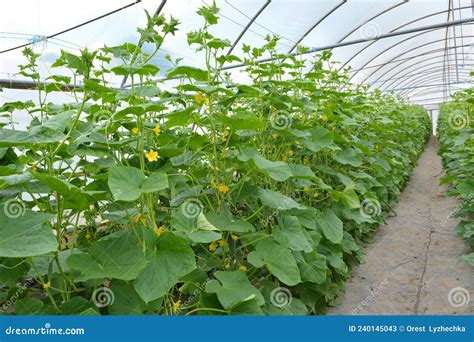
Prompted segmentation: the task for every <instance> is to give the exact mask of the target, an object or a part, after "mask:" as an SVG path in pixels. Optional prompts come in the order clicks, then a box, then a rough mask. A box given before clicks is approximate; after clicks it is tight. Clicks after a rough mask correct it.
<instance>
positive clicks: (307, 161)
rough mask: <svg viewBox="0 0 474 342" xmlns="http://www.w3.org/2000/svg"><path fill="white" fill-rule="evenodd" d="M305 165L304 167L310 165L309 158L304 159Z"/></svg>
mask: <svg viewBox="0 0 474 342" xmlns="http://www.w3.org/2000/svg"><path fill="white" fill-rule="evenodd" d="M303 164H304V165H308V164H309V158H308V157H304V158H303Z"/></svg>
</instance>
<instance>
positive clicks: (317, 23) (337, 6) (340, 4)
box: [288, 0, 347, 54]
mask: <svg viewBox="0 0 474 342" xmlns="http://www.w3.org/2000/svg"><path fill="white" fill-rule="evenodd" d="M346 2H347V0H342V1H341V2H340V3H338V4H337V5H336V6H334V7H333V8H332V9H331V10H330V11H329V12H327V13H326V14H325V15H323V16H322V17H321V18H320V19H319V20H318V21H317V22H316V23H315V24H314V25H313V26H311V27H310V28H309V30H307V31H306V32H305V33H304V34H303V35H302V36H301V37H300V38H299V39H298V40H297V41H296V43H295V44H294V45H293V46H292V47H291V49H290V50H289V51H288V54H290V53H292V52H293V50H294V49H296V47H297V46H298V45H299V44H300V43H301V42H302V41H303V39H305V38H306V36H307V35H308V34H310V33H311V31H313V30H314V29H315V28H316V27H318V25H319V24H321V23H322V22H323V21H324V20H325V19H326V18H327V17H329V16H330V15H331V14H333V13H334V12H335V11H336V10H337V9H338V8H339V7H341V6H342V5H344V4H345V3H346Z"/></svg>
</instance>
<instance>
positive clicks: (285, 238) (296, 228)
mask: <svg viewBox="0 0 474 342" xmlns="http://www.w3.org/2000/svg"><path fill="white" fill-rule="evenodd" d="M272 234H273V236H274V237H275V240H277V241H278V242H279V243H280V245H282V246H285V247H288V248H289V249H291V250H293V251H305V252H311V251H312V250H313V247H312V246H311V242H310V241H311V238H310V237H309V235H308V234H307V233H306V231H305V230H304V228H303V227H301V224H300V221H299V220H298V218H297V217H296V216H289V215H287V216H281V217H278V226H277V227H275V228H274V229H273V233H272Z"/></svg>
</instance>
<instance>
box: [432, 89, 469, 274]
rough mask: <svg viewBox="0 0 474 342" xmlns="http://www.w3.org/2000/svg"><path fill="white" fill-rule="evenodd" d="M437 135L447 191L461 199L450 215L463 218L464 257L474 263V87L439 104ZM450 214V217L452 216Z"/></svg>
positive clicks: (461, 223) (458, 227) (458, 230)
mask: <svg viewBox="0 0 474 342" xmlns="http://www.w3.org/2000/svg"><path fill="white" fill-rule="evenodd" d="M438 135H439V142H440V144H441V148H440V149H439V155H440V156H441V157H442V159H443V165H444V168H445V169H446V172H447V175H446V176H445V177H443V178H442V180H441V183H442V184H449V185H450V187H449V189H448V195H450V196H455V197H457V198H458V199H459V205H458V206H457V207H456V210H455V211H454V212H453V213H451V215H450V216H452V217H458V218H461V221H460V223H459V224H458V225H457V227H456V230H457V232H458V234H459V235H460V236H462V237H463V238H464V239H465V241H466V244H467V245H468V246H469V248H470V249H471V253H470V254H467V255H464V256H463V259H464V260H466V261H467V262H468V263H469V264H471V265H473V266H474V253H473V252H472V250H473V249H474V90H473V89H468V90H465V91H462V92H458V93H456V94H454V96H453V99H452V101H451V102H448V103H444V104H442V105H441V107H440V112H439V118H438ZM452 217H450V218H452Z"/></svg>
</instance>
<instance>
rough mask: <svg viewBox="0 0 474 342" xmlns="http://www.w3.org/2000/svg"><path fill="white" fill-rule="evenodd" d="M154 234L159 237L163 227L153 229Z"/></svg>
mask: <svg viewBox="0 0 474 342" xmlns="http://www.w3.org/2000/svg"><path fill="white" fill-rule="evenodd" d="M153 230H154V231H155V233H156V235H158V236H160V235H161V234H163V232H164V231H165V227H163V226H161V227H160V228H157V227H156V228H155V229H153Z"/></svg>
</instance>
